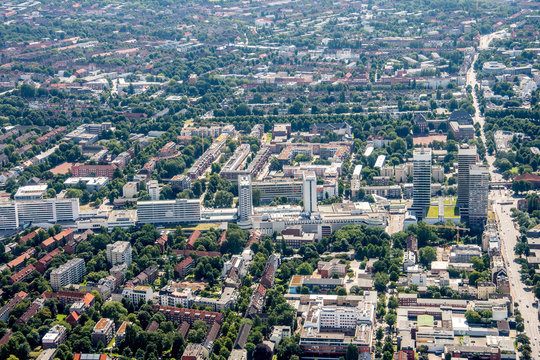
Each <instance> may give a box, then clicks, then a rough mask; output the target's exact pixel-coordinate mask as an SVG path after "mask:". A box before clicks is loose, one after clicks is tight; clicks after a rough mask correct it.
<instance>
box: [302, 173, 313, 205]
mask: <svg viewBox="0 0 540 360" xmlns="http://www.w3.org/2000/svg"><path fill="white" fill-rule="evenodd" d="M302 182H303V191H304V194H303V195H304V196H303V198H304V211H305V212H306V213H308V214H311V213H314V212H317V176H315V173H314V172H311V171H310V172H305V173H304V174H303V177H302Z"/></svg>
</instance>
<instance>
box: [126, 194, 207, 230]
mask: <svg viewBox="0 0 540 360" xmlns="http://www.w3.org/2000/svg"><path fill="white" fill-rule="evenodd" d="M137 217H138V219H139V222H140V223H142V224H180V223H194V222H199V221H200V220H201V202H200V200H186V199H176V200H161V201H138V202H137Z"/></svg>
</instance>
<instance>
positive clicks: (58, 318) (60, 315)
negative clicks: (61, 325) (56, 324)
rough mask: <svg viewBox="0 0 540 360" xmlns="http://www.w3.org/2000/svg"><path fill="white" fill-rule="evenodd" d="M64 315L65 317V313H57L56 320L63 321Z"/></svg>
mask: <svg viewBox="0 0 540 360" xmlns="http://www.w3.org/2000/svg"><path fill="white" fill-rule="evenodd" d="M66 317H67V316H66V315H62V314H58V315H56V320H58V321H64V319H65V318H66Z"/></svg>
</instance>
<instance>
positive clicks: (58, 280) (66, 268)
mask: <svg viewBox="0 0 540 360" xmlns="http://www.w3.org/2000/svg"><path fill="white" fill-rule="evenodd" d="M85 270H86V265H85V263H84V260H83V259H80V258H75V259H71V260H69V261H68V262H67V263H65V264H63V265H61V266H60V267H58V268H56V269H54V270H53V271H52V272H51V287H52V288H53V290H54V291H58V290H60V289H61V288H62V287H64V286H67V285H70V284H78V283H80V282H81V280H82V278H83V277H84V275H85V273H86V271H85Z"/></svg>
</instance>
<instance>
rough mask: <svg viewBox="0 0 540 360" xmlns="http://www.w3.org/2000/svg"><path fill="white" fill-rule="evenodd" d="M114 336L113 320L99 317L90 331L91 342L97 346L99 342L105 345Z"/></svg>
mask: <svg viewBox="0 0 540 360" xmlns="http://www.w3.org/2000/svg"><path fill="white" fill-rule="evenodd" d="M113 336H114V321H112V320H111V319H107V318H101V319H100V320H99V321H98V322H97V324H96V326H94V330H93V331H92V344H93V345H94V346H97V344H98V343H99V342H101V343H102V344H103V345H105V346H107V345H109V343H110V342H111V340H112V338H113Z"/></svg>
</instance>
